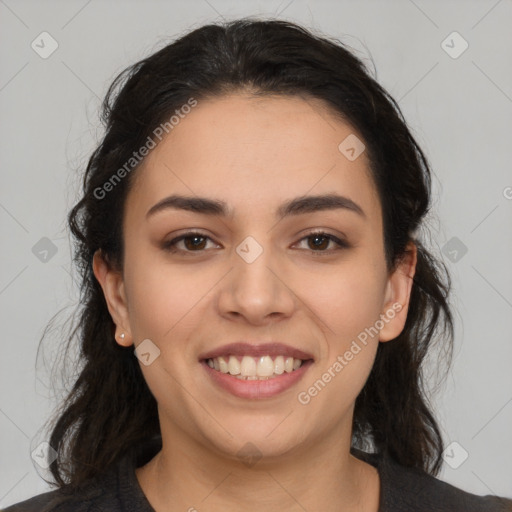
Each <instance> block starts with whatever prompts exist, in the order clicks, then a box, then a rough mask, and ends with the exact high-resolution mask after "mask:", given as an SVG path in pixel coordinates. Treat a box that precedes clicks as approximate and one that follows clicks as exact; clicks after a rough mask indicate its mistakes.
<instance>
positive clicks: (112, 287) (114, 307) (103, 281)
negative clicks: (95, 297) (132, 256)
mask: <svg viewBox="0 0 512 512" xmlns="http://www.w3.org/2000/svg"><path fill="white" fill-rule="evenodd" d="M92 268H93V272H94V275H95V276H96V279H97V280H98V282H99V283H100V285H101V288H102V289H103V294H104V296H105V300H106V302H107V307H108V311H109V313H110V316H111V317H112V320H113V321H114V323H115V324H116V334H115V339H116V342H117V343H118V344H119V345H121V346H124V347H129V346H130V345H131V344H132V343H133V341H132V335H131V330H130V322H129V317H128V307H127V302H126V295H125V290H124V280H123V276H122V272H121V271H120V270H115V269H112V268H111V267H110V265H109V263H108V262H107V261H106V260H105V257H104V256H103V253H102V251H101V249H98V250H97V251H96V252H95V253H94V256H93V261H92ZM123 333H124V338H121V337H120V335H121V334H123Z"/></svg>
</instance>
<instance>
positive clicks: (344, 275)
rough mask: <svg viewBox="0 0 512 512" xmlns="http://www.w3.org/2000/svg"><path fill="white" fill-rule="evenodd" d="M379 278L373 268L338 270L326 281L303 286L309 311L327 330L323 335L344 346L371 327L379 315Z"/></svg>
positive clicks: (380, 289)
mask: <svg viewBox="0 0 512 512" xmlns="http://www.w3.org/2000/svg"><path fill="white" fill-rule="evenodd" d="M382 283H383V278H382V276H381V275H380V274H379V273H378V272H376V270H375V268H372V267H371V266H365V267H364V268H363V267H362V266H361V267H356V266H352V265H346V266H340V267H339V269H337V270H336V271H334V272H332V273H330V274H329V279H325V280H321V281H320V280H313V279H312V280H311V281H309V280H308V282H307V283H305V287H304V290H307V295H306V296H307V297H308V298H309V301H310V305H311V308H312V309H313V310H314V311H315V313H317V315H319V316H320V318H321V320H323V321H324V322H325V324H326V325H327V326H328V327H329V328H330V329H327V331H326V332H327V334H328V336H329V337H330V338H331V339H332V340H337V341H336V343H339V344H344V343H345V342H347V341H350V340H349V339H348V338H352V337H354V336H356V337H357V335H358V334H359V332H360V331H362V330H364V329H365V328H366V327H369V326H371V325H373V324H374V323H375V322H376V320H378V318H379V314H380V313H381V307H382V302H383V299H384V295H383V290H384V287H383V284H382Z"/></svg>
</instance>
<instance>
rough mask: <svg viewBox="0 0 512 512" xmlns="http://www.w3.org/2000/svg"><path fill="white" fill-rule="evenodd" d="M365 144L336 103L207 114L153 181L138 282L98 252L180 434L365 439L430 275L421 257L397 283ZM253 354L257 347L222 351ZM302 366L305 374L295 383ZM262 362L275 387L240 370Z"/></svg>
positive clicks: (285, 449)
mask: <svg viewBox="0 0 512 512" xmlns="http://www.w3.org/2000/svg"><path fill="white" fill-rule="evenodd" d="M354 135H356V136H357V133H356V132H355V130H354V129H353V128H351V126H350V125H348V124H346V123H344V122H342V121H340V120H339V118H336V117H334V116H333V114H332V113H330V111H329V110H328V108H327V107H325V105H323V104H322V103H321V102H320V101H319V100H312V99H308V100H305V99H301V98H299V97H285V98H284V97H265V98H256V97H254V96H250V95H244V94H233V95H230V96H225V97H221V98H216V99H210V100H205V101H200V102H198V105H197V106H196V107H195V108H193V109H192V110H191V112H190V113H189V114H188V115H187V116H186V117H184V118H183V119H181V120H180V122H179V124H178V125H177V126H175V127H174V129H173V130H172V131H170V133H169V135H167V137H166V138H165V139H163V140H162V142H161V143H160V144H159V145H158V146H157V147H156V148H155V149H153V150H152V151H151V153H150V154H149V155H148V156H147V157H146V160H145V162H144V164H143V166H142V167H141V168H139V169H138V170H137V171H136V172H137V173H138V174H137V175H136V178H137V179H136V181H135V182H134V186H133V188H132V189H131V191H130V193H129V195H128V197H127V200H126V207H125V215H124V220H123V229H124V240H125V259H124V268H123V272H122V273H117V272H115V271H114V270H111V269H109V268H108V267H107V266H106V265H105V263H104V262H103V260H101V258H100V257H99V254H96V255H95V260H94V269H95V274H96V277H97V278H98V280H99V281H100V283H101V284H102V286H103V289H104V292H105V296H106V298H107V302H108V306H109V310H110V313H111V315H112V317H113V320H114V322H115V323H116V325H117V328H118V331H117V332H118V333H120V332H124V333H125V338H124V340H120V339H119V338H118V343H120V344H123V345H130V344H132V343H133V344H134V345H135V346H136V347H138V346H139V345H140V344H141V343H142V342H143V340H146V341H144V343H145V345H140V349H138V350H139V352H141V353H142V352H143V353H144V354H145V356H144V357H145V359H146V362H149V364H147V365H146V364H143V363H142V362H141V363H140V366H141V369H142V371H143V374H144V377H145V379H146V381H147V383H148V386H149V388H150V389H151V391H152V393H153V395H154V396H155V398H156V400H157V402H158V407H159V415H160V423H161V428H162V435H163V436H164V439H165V436H169V439H173V438H178V439H180V438H181V439H183V440H184V442H188V441H193V442H194V443H196V445H198V446H202V447H204V448H205V449H207V450H210V451H211V452H215V453H217V454H223V455H224V456H227V457H236V456H237V455H236V454H237V452H238V451H239V450H240V449H242V448H243V447H244V446H245V447H246V449H247V446H252V445H254V447H256V448H253V449H255V450H257V452H258V453H259V454H261V455H264V456H267V457H279V456H285V455H286V454H290V453H293V452H294V451H295V452H296V453H299V452H300V450H304V449H306V448H311V447H313V446H320V445H321V444H322V443H325V442H326V440H328V439H330V437H331V436H334V435H336V436H338V437H339V436H345V439H349V436H350V431H351V430H350V429H351V422H352V411H353V406H354V402H355V399H356V397H357V395H358V394H359V392H360V391H361V389H362V387H363V385H364V383H365V381H366V379H367V377H368V375H369V372H370V370H371V367H372V364H373V362H374V358H375V354H376V350H377V347H378V343H379V341H380V342H386V341H388V340H391V339H393V338H394V337H396V336H397V335H398V334H399V333H400V331H401V330H402V328H403V325H404V322H405V318H406V310H407V303H408V299H409V294H410V286H411V281H412V279H411V277H412V275H413V273H414V265H415V254H413V259H412V260H410V259H409V260H407V259H406V260H404V263H403V264H402V265H401V266H399V267H398V269H397V270H396V271H395V272H394V273H391V274H390V273H388V270H387V268H386V264H385V258H384V241H383V224H382V212H381V206H380V202H379V199H378V195H377V191H376V189H375V186H374V184H373V181H372V178H371V175H370V173H369V167H368V160H367V156H366V153H365V152H364V151H363V152H362V154H361V155H360V156H359V157H357V158H355V159H354V158H353V156H354V155H353V154H352V152H350V150H349V151H348V153H347V151H345V152H342V151H341V150H340V149H339V147H338V146H339V145H340V143H342V141H344V140H345V139H346V138H347V137H348V136H354ZM359 139H362V137H361V136H359ZM349 140H350V139H349ZM344 147H345V146H343V145H342V148H344ZM356 149H357V148H356ZM347 155H348V156H350V157H352V158H347ZM170 196H184V197H186V198H189V199H194V200H197V199H198V198H204V199H207V200H208V201H210V202H212V201H213V202H215V204H211V203H209V202H208V201H206V202H205V201H203V202H202V203H201V202H197V201H196V203H195V204H194V205H192V203H191V202H190V201H189V202H188V203H187V202H186V201H185V200H183V199H182V200H176V197H175V200H174V201H167V203H166V202H165V199H166V198H169V197H170ZM329 197H330V199H329ZM313 198H316V200H315V199H313ZM298 199H302V202H297V200H298ZM162 201H163V202H162ZM155 205H159V206H155ZM399 305H401V306H399ZM365 329H366V330H365ZM372 335H373V336H372ZM148 340H149V341H148ZM237 342H244V343H246V344H248V345H249V346H243V345H235V346H232V347H228V348H223V347H225V346H226V345H229V344H233V343H237ZM266 344H273V345H268V346H263V347H261V346H260V345H266ZM276 344H282V345H284V347H283V346H281V345H276ZM215 354H217V355H221V356H224V358H223V361H220V360H219V359H217V360H214V361H212V362H210V363H208V361H206V360H205V359H208V358H209V357H210V356H211V357H213V356H214V355H215ZM230 356H233V360H231V358H230ZM244 356H247V357H244ZM266 356H267V357H266ZM268 356H270V360H269V357H268ZM290 357H295V359H300V360H302V361H304V362H302V363H300V362H297V361H295V366H298V364H301V366H300V367H299V368H298V369H296V370H294V371H290V367H289V365H290V361H288V363H287V362H286V359H287V358H290ZM235 360H236V361H235ZM237 363H238V365H237ZM291 363H292V365H293V363H294V360H293V359H292V361H291ZM211 364H213V365H214V368H210V365H211ZM217 365H219V366H218V368H219V369H218V370H217V369H216V368H215V367H216V366H217ZM226 366H227V367H228V374H226V373H223V371H222V370H223V369H224V370H226ZM285 366H286V368H284V367H285ZM238 367H240V368H238ZM255 367H256V371H257V372H258V374H260V375H261V374H264V375H267V376H268V373H271V374H272V377H271V378H269V379H266V380H259V378H256V379H254V378H253V379H249V380H245V379H244V380H243V379H240V378H237V377H236V376H232V375H231V374H230V373H229V372H231V371H232V372H233V373H237V372H238V371H240V372H242V373H246V374H252V373H253V371H254V368H255ZM269 368H270V369H269ZM283 368H284V369H283ZM265 372H267V373H265ZM164 442H165V441H164ZM248 442H250V443H252V445H247V444H246V443H248Z"/></svg>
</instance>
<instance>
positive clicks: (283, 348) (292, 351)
mask: <svg viewBox="0 0 512 512" xmlns="http://www.w3.org/2000/svg"><path fill="white" fill-rule="evenodd" d="M227 355H234V356H252V357H261V356H267V355H268V356H271V357H273V356H286V357H294V358H296V359H302V360H305V361H306V360H308V359H313V356H312V355H311V354H308V353H307V352H303V351H302V350H299V349H297V348H294V347H292V346H290V345H285V344H284V343H279V342H272V343H258V344H256V343H254V344H253V343H247V342H243V341H241V342H236V343H229V344H227V345H222V346H221V347H217V348H214V349H212V350H209V351H208V352H204V353H203V354H201V355H200V356H199V360H200V361H201V360H204V359H213V358H215V357H219V356H227Z"/></svg>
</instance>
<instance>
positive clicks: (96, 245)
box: [49, 18, 453, 488]
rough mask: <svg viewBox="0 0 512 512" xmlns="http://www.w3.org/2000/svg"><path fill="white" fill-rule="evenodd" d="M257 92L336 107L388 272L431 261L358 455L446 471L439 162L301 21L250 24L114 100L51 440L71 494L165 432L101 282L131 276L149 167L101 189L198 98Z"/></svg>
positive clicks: (364, 402) (375, 393)
mask: <svg viewBox="0 0 512 512" xmlns="http://www.w3.org/2000/svg"><path fill="white" fill-rule="evenodd" d="M243 90H249V91H250V92H251V93H252V94H260V95H265V94H282V95H300V96H303V97H310V98H317V99H320V100H323V101H324V102H325V104H327V105H328V106H329V107H330V109H331V110H332V112H334V113H336V114H338V115H340V116H341V117H342V118H343V119H345V120H346V121H347V122H348V123H349V124H350V125H352V126H353V127H354V129H355V130H357V132H358V133H359V134H361V136H362V137H363V139H364V143H365V145H366V150H367V154H368V156H369V157H370V162H371V169H370V171H371V175H372V177H373V180H374V182H375V184H376V187H377V189H378V192H379V197H380V200H381V206H382V212H383V221H384V226H383V228H384V242H385V255H386V262H387V265H388V269H389V271H392V270H393V269H394V268H395V266H396V264H397V263H398V262H399V261H400V259H401V258H402V257H403V256H404V254H405V252H406V250H407V248H406V245H407V243H408V242H409V241H411V240H413V241H414V242H415V243H416V245H417V248H418V260H417V267H416V274H415V276H414V282H413V287H412V292H411V299H410V305H409V311H408V315H407V321H406V325H405V328H404V330H403V332H402V333H401V334H400V335H399V336H398V337H397V338H396V339H395V340H392V341H391V342H387V343H380V344H379V347H378V351H377V355H376V360H375V364H374V366H373V369H372V370H371V373H370V375H369V377H368V380H367V382H366V383H365V386H364V388H363V390H362V391H361V393H360V395H359V396H358V397H357V400H356V404H355V411H354V421H353V443H352V444H353V446H355V447H358V448H362V449H370V450H371V451H375V452H378V453H386V454H388V455H389V456H390V457H392V458H393V459H395V460H396V461H397V462H398V463H400V464H402V465H404V466H408V467H416V468H421V469H424V470H425V471H427V472H429V473H430V474H432V475H436V474H437V473H438V472H439V470H440V468H441V461H442V458H441V454H442V451H443V441H442V437H441V434H440V430H439V427H438V425H437V423H436V420H435V418H434V416H433V414H432V412H431V409H430V407H429V405H428V397H427V392H426V389H425V386H424V379H425V376H424V363H425V361H424V360H425V357H426V355H427V352H428V351H429V348H431V345H432V343H433V342H434V341H442V343H440V345H439V348H440V350H439V353H442V360H443V361H448V360H450V359H451V354H452V344H453V320H452V315H451V311H450V307H449V305H448V293H449V290H450V278H449V275H448V273H447V271H446V267H445V266H444V264H443V263H442V262H439V261H437V260H436V259H435V258H434V257H433V256H432V255H431V254H430V253H429V251H428V250H427V249H426V248H425V247H424V245H423V244H422V243H421V241H420V240H419V237H416V236H415V233H416V230H417V229H418V228H419V227H423V226H424V217H425V215H426V214H427V212H428V211H429V208H430V200H431V171H430V169H429V165H428V162H427V159H426V157H425V155H424V153H423V152H422V150H421V149H420V147H419V146H418V144H417V143H416V141H415V139H414V138H413V136H412V134H411V132H410V130H409V129H408V127H407V125H406V122H405V120H404V118H403V115H402V113H401V111H400V108H399V107H398V105H397V103H396V102H395V101H394V100H393V98H392V97H391V96H390V95H389V94H388V93H387V92H386V91H385V90H384V89H383V88H382V87H381V86H380V85H379V84H378V83H377V82H376V81H375V80H374V79H373V78H372V77H371V76H370V74H369V72H368V71H367V70H366V68H365V66H364V64H363V62H362V61H361V60H360V59H359V58H357V57H356V56H355V54H354V52H353V51H350V50H349V49H347V48H346V47H345V45H344V44H342V43H341V42H340V41H339V40H336V39H330V38H328V37H324V36H320V35H315V34H313V33H312V32H310V31H309V30H306V29H305V28H303V27H300V26H298V25H296V24H293V23H291V22H287V21H281V20H256V19H252V18H244V19H240V20H236V21H232V22H226V23H222V24H210V25H206V26H202V27H200V28H197V29H195V30H193V31H191V32H189V33H188V34H185V35H184V36H183V37H181V38H179V39H178V40H176V41H175V42H173V43H171V44H169V45H167V46H165V47H164V48H162V49H161V50H159V51H156V52H155V53H153V54H152V55H150V56H148V57H147V58H145V59H143V60H141V61H140V62H137V63H136V64H134V65H132V66H130V67H129V68H127V69H126V70H125V71H123V72H122V73H121V74H120V75H119V76H118V77H117V78H116V79H115V80H114V82H113V83H112V85H111V86H110V88H109V90H108V93H107V95H106V98H105V100H104V103H103V107H102V121H103V123H104V126H105V130H106V131H105V134H104V137H103V139H102V141H101V143H100V144H99V146H98V147H97V149H96V150H95V151H94V152H93V154H92V155H91V157H90V159H89V162H88V165H87V168H86V170H85V175H84V179H83V197H82V198H81V199H80V201H79V202H78V203H77V204H76V205H75V206H74V207H73V209H72V210H71V212H70V213H69V217H68V221H69V226H70V229H71V232H72V234H73V236H74V238H75V253H74V262H75V263H76V265H77V268H78V271H79V274H80V279H81V282H80V306H79V312H78V321H77V322H76V324H75V326H74V330H73V333H72V334H71V335H70V336H69V341H68V346H69V344H70V343H71V342H72V341H73V339H76V338H78V340H79V362H80V369H79V371H78V372H77V373H78V375H77V379H76V382H75V383H74V386H73V388H72V390H71V391H70V392H69V394H68V395H67V397H66V399H65V401H64V402H63V404H62V407H61V408H60V409H59V411H58V413H57V414H56V415H55V418H54V420H53V425H52V431H51V436H50V440H49V443H50V445H51V446H52V447H53V448H54V449H55V450H56V451H57V453H58V457H57V459H56V460H55V461H54V462H53V463H52V464H51V466H50V470H51V472H52V475H53V478H54V479H55V482H56V484H57V485H58V486H59V487H64V486H67V487H68V488H69V487H71V488H72V487H76V486H78V485H80V484H82V483H84V482H86V481H87V480H88V479H90V478H91V477H93V476H95V475H97V474H99V473H100V472H102V471H104V470H106V469H108V468H110V467H111V466H112V465H114V464H115V463H116V462H118V461H119V459H120V458H121V457H122V456H124V455H125V454H126V453H127V452H130V451H132V450H135V448H136V447H137V446H139V445H140V444H141V443H142V442H143V441H144V440H146V439H148V438H150V437H153V436H155V435H158V434H159V433H160V428H159V422H158V414H157V404H156V401H155V398H154V397H153V395H152V394H151V392H150V390H149V388H148V386H147V385H146V382H145V380H144V378H143V375H142V372H141V370H140V366H139V361H138V360H137V358H136V357H135V356H134V353H133V347H130V348H125V347H121V346H119V345H118V344H117V343H116V341H115V340H114V329H115V326H114V323H113V321H112V318H111V317H110V314H109V312H108V310H107V305H106V302H105V298H104V295H103V292H102V289H101V287H100V285H99V283H98V282H97V280H96V278H95V277H94V274H93V271H92V259H93V255H94V253H95V251H96V250H98V249H101V250H102V252H103V254H104V255H105V257H106V259H107V260H108V262H109V263H110V264H111V265H113V266H115V267H117V268H122V264H123V233H122V218H123V209H124V205H125V198H126V195H127V192H128V190H129V189H130V186H131V185H133V179H134V176H136V173H137V169H136V168H137V166H134V168H133V170H131V171H130V172H129V173H126V176H124V177H123V179H121V180H119V181H118V182H116V183H115V186H113V187H111V188H110V190H109V191H108V194H106V196H105V197H99V196H101V195H102V194H99V193H98V190H100V189H102V187H104V184H105V183H106V182H107V181H109V179H111V178H112V176H113V174H115V173H116V171H117V170H118V169H120V168H122V167H123V166H124V165H125V164H126V162H128V161H129V160H130V158H131V157H132V155H133V152H134V151H136V150H137V149H138V148H140V147H142V146H143V145H144V144H145V143H146V141H147V139H148V137H149V136H151V135H152V133H153V131H154V130H155V128H156V127H157V126H159V125H160V124H161V123H163V122H165V121H166V120H168V119H169V117H170V115H172V114H173V113H174V112H175V111H176V110H179V109H180V107H181V106H182V105H185V104H187V102H188V101H189V100H190V98H195V100H197V101H201V99H204V98H211V97H216V96H219V95H224V94H228V93H230V92H236V91H243ZM102 190H104V188H103V189H102ZM66 484H67V485H66Z"/></svg>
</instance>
